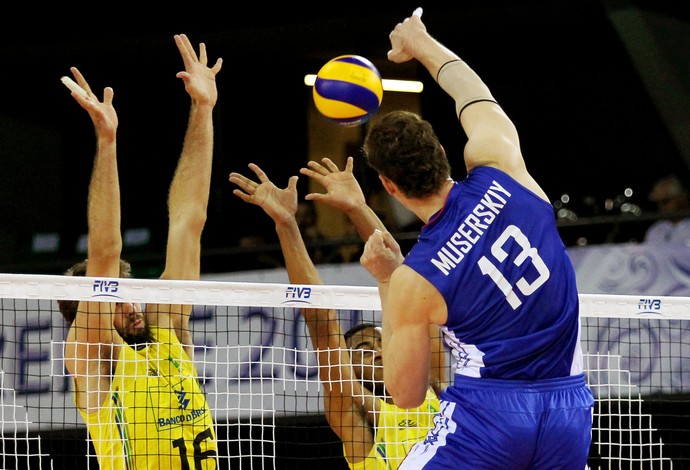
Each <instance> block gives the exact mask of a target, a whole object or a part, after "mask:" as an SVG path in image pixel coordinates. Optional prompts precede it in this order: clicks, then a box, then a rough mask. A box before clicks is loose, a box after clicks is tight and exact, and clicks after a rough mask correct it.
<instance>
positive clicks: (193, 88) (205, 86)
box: [175, 34, 223, 106]
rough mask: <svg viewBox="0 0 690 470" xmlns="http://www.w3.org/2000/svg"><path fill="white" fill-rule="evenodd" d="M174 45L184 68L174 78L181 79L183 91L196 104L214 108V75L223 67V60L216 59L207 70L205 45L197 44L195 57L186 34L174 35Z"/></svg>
mask: <svg viewBox="0 0 690 470" xmlns="http://www.w3.org/2000/svg"><path fill="white" fill-rule="evenodd" d="M175 44H177V49H178V50H179V51H180V55H181V56H182V61H183V62H184V68H185V70H184V71H182V72H177V75H176V77H177V78H181V79H182V81H183V82H184V88H185V90H187V93H189V96H191V97H192V99H193V100H195V101H196V102H197V103H199V104H206V105H208V106H215V104H216V101H217V100H218V90H217V88H216V75H217V74H218V72H220V69H221V67H222V66H223V59H221V58H218V59H217V60H216V63H215V65H214V66H213V67H212V68H209V67H208V65H207V64H208V56H207V55H206V45H205V44H204V43H203V42H202V43H200V44H199V56H198V57H197V54H196V51H195V50H194V46H192V43H191V42H190V41H189V38H188V37H187V35H186V34H176V35H175Z"/></svg>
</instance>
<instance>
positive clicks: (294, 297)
mask: <svg viewBox="0 0 690 470" xmlns="http://www.w3.org/2000/svg"><path fill="white" fill-rule="evenodd" d="M310 298H311V287H304V286H288V287H287V288H286V289H285V301H284V302H283V304H288V305H290V304H311V300H309V299H310Z"/></svg>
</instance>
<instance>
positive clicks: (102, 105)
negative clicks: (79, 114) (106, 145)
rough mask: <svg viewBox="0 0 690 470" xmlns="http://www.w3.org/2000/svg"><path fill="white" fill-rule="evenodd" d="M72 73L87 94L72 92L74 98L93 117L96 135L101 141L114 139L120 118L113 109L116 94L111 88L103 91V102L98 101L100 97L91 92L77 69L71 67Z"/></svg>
mask: <svg viewBox="0 0 690 470" xmlns="http://www.w3.org/2000/svg"><path fill="white" fill-rule="evenodd" d="M69 70H70V72H72V75H74V79H75V80H76V82H77V85H79V86H80V87H81V88H82V89H83V90H84V91H85V92H86V94H85V95H82V94H81V93H77V92H74V91H73V92H72V97H73V98H74V99H75V100H76V101H77V103H79V104H80V105H81V107H82V108H84V109H85V110H86V111H87V112H88V113H89V116H90V117H91V121H92V122H93V126H94V128H95V130H96V135H97V136H98V138H99V139H114V138H115V134H116V132H117V126H118V118H117V113H116V112H115V108H114V107H113V97H114V95H115V92H114V91H113V89H112V88H110V87H105V88H104V89H103V101H102V102H101V101H98V97H96V95H95V94H94V93H93V92H92V91H91V87H90V86H89V84H88V82H87V81H86V79H85V78H84V76H83V75H82V74H81V72H80V71H79V69H77V68H76V67H70V69H69Z"/></svg>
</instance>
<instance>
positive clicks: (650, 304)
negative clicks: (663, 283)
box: [637, 297, 661, 315]
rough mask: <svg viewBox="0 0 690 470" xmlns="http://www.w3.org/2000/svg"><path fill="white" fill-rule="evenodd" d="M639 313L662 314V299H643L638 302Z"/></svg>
mask: <svg viewBox="0 0 690 470" xmlns="http://www.w3.org/2000/svg"><path fill="white" fill-rule="evenodd" d="M637 313H641V314H653V315H659V314H661V299H655V298H645V297H642V298H641V299H640V300H639V301H638V302H637Z"/></svg>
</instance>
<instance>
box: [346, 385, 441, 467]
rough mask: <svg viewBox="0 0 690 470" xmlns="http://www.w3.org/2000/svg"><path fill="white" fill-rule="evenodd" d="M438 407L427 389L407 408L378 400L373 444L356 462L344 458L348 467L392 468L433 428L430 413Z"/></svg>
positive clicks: (437, 409)
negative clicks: (415, 406) (379, 403)
mask: <svg viewBox="0 0 690 470" xmlns="http://www.w3.org/2000/svg"><path fill="white" fill-rule="evenodd" d="M440 410H441V404H440V402H439V399H438V397H437V396H436V393H434V391H433V390H432V389H431V388H430V389H429V390H427V392H426V398H425V399H424V402H423V403H422V404H421V405H420V406H419V407H417V408H410V409H409V410H405V409H402V408H398V407H397V406H395V405H392V404H390V403H387V402H386V401H385V400H381V411H380V413H379V417H378V420H377V423H376V426H375V429H374V435H375V437H374V446H373V447H372V448H371V451H369V455H367V458H366V459H364V460H362V461H361V462H357V463H351V462H350V461H349V460H348V462H347V464H348V465H349V467H350V468H351V469H352V470H396V469H397V468H398V467H399V466H400V464H401V463H402V461H403V459H404V458H405V456H406V455H407V453H408V452H409V451H410V449H411V448H412V446H413V445H415V444H416V443H417V442H418V441H422V440H424V439H425V438H426V435H427V433H428V432H429V431H430V430H431V429H432V428H433V427H434V416H436V414H437V413H438V412H439V411H440ZM343 452H344V446H343ZM345 459H346V460H347V455H345Z"/></svg>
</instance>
